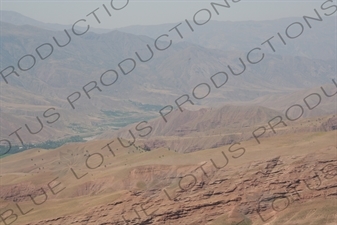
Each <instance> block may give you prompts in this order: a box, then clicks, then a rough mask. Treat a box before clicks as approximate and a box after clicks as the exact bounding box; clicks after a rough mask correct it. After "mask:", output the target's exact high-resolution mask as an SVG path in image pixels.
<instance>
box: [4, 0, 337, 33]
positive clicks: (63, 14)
mask: <svg viewBox="0 0 337 225" xmlns="http://www.w3.org/2000/svg"><path fill="white" fill-rule="evenodd" d="M324 1H325V0H324ZM324 1H318V0H315V1H305V0H293V1H287V0H282V1H276V0H268V1H254V0H241V1H240V2H239V3H233V2H232V0H228V2H229V3H230V5H231V8H230V9H226V8H223V9H221V8H220V7H219V10H220V15H216V14H215V13H214V11H213V9H212V7H211V5H210V2H216V3H219V4H220V3H222V4H224V1H223V0H212V1H211V0H207V1H206V0H203V1H198V0H193V1H192V0H183V1H177V0H172V1H165V0H146V1H144V0H130V1H129V3H128V4H127V6H126V7H125V8H124V9H122V10H118V11H117V10H114V9H112V7H111V0H105V1H83V0H81V1H80V0H71V1H70V0H68V1H66V0H53V1H51V0H43V1H42V0H35V1H31V0H0V2H1V3H0V5H1V10H9V11H15V12H18V13H21V14H23V15H25V16H28V17H30V18H33V19H36V20H39V21H42V22H47V23H58V24H73V23H74V22H75V21H77V20H79V19H87V21H88V22H89V21H90V25H91V26H92V27H95V28H106V29H114V28H119V27H125V26H130V25H154V24H163V23H176V22H180V21H182V20H185V19H188V20H192V19H193V16H194V14H195V13H196V12H198V11H199V10H201V9H204V8H206V9H209V10H210V11H212V13H213V15H212V20H218V21H247V20H273V19H279V18H285V17H300V16H303V15H305V14H312V13H313V9H314V8H319V7H320V6H321V4H322V3H323V2H324ZM335 2H336V1H335ZM126 3H127V0H114V1H113V5H114V6H115V7H122V6H124V5H125V4H126ZM102 4H105V5H106V6H107V8H108V10H109V11H110V12H111V14H112V15H111V17H109V16H108V14H107V13H106V11H105V10H104V8H103V6H102ZM97 8H99V9H98V10H97V11H96V15H97V17H98V18H99V20H100V23H98V22H97V20H96V19H95V18H94V16H93V15H89V16H87V15H88V14H89V13H91V12H92V11H94V10H95V9H97ZM203 15H206V14H205V12H203V13H200V14H198V17H197V18H198V19H203V18H202V16H203Z"/></svg>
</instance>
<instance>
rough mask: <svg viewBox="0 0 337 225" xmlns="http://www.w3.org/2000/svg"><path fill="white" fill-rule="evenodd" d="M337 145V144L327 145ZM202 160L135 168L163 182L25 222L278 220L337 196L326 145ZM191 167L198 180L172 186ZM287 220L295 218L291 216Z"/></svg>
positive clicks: (334, 167)
mask: <svg viewBox="0 0 337 225" xmlns="http://www.w3.org/2000/svg"><path fill="white" fill-rule="evenodd" d="M333 149H336V148H334V147H331V149H325V150H329V151H331V150H333ZM202 165H203V169H204V171H202V170H200V169H199V171H196V170H195V168H196V167H197V166H185V167H173V166H165V167H160V166H143V167H139V168H136V169H133V170H132V171H130V174H129V176H128V179H129V180H131V181H133V182H134V183H136V182H137V181H139V180H143V181H146V182H145V185H146V184H147V183H150V182H152V181H154V180H158V179H159V180H160V182H159V183H158V185H157V186H155V187H152V188H151V189H146V188H145V189H144V190H140V189H137V190H136V189H132V188H131V189H130V190H129V191H128V193H126V194H124V195H122V196H121V197H120V198H118V200H116V201H113V202H111V203H109V204H104V205H98V206H94V207H92V208H88V209H87V210H85V211H83V212H81V213H78V214H76V215H68V216H60V217H55V218H51V219H48V220H41V221H37V222H32V223H27V224H26V225H44V224H50V225H59V224H81V225H82V224H83V225H84V224H87V225H94V224H95V225H106V224H117V225H124V224H186V225H196V224H200V225H204V224H209V225H212V224H226V225H227V224H238V225H239V224H244V223H246V224H274V223H269V222H270V221H274V220H277V219H278V218H279V217H280V216H281V215H283V213H285V212H290V211H292V210H293V209H294V208H296V207H298V206H299V205H306V204H307V203H310V202H320V201H326V202H333V201H336V198H337V177H336V175H337V159H336V157H335V155H334V154H327V153H324V151H320V152H319V153H311V154H308V155H305V156H297V157H275V158H272V159H270V160H265V161H263V160H261V161H255V162H251V163H250V164H248V165H242V166H237V167H228V168H227V169H220V170H217V169H215V167H214V166H213V165H212V164H211V163H210V162H206V163H205V162H204V163H203V164H202ZM199 166H200V165H199ZM191 171H193V172H192V173H193V174H194V176H195V178H196V180H195V181H193V179H187V178H186V181H184V182H181V188H179V187H178V188H173V189H172V188H170V187H169V186H170V184H172V183H174V182H176V180H177V177H182V176H186V175H187V174H192V173H191ZM186 177H187V176H186ZM135 179H136V180H135ZM94 182H96V181H94ZM97 182H98V181H97ZM129 185H130V186H134V185H133V184H131V183H129ZM102 187H103V186H101V188H102ZM124 188H125V187H124ZM163 190H166V194H165V192H164V191H163ZM10 193H12V192H10ZM10 193H9V192H7V194H10ZM17 195H18V193H17ZM8 197H9V195H8ZM312 210H313V209H312ZM217 221H220V222H219V223H217ZM295 221H296V220H295ZM299 221H300V220H299ZM275 224H277V223H275ZM285 224H292V223H290V220H289V221H288V222H287V223H285ZM298 224H303V223H298ZM325 224H329V223H325Z"/></svg>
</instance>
